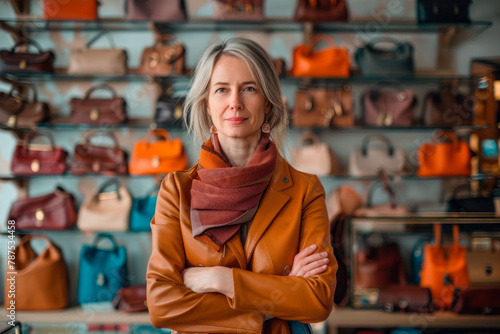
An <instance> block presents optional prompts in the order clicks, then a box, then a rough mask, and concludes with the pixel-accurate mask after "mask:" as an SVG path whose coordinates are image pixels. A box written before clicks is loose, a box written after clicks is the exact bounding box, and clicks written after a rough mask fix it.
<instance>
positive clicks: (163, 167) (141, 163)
mask: <svg viewBox="0 0 500 334" xmlns="http://www.w3.org/2000/svg"><path fill="white" fill-rule="evenodd" d="M153 137H160V138H161V139H160V140H157V141H151V139H152V138H153ZM186 167H187V157H186V153H185V152H184V148H183V145H182V140H181V139H180V138H176V139H172V137H171V136H170V133H169V132H168V131H166V130H152V131H150V132H148V134H147V135H146V136H145V137H144V138H143V139H142V140H140V141H138V142H136V143H135V145H134V150H133V151H132V157H131V159H130V164H129V172H130V174H131V175H156V174H167V173H170V172H173V171H175V170H183V169H186Z"/></svg>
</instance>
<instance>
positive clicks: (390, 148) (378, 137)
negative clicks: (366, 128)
mask: <svg viewBox="0 0 500 334" xmlns="http://www.w3.org/2000/svg"><path fill="white" fill-rule="evenodd" d="M375 140H378V141H381V142H382V143H384V144H385V145H386V147H387V153H388V154H389V155H390V156H391V157H392V156H393V155H394V146H393V145H392V142H391V141H390V140H389V138H387V137H386V136H383V135H369V136H366V137H365V138H364V139H363V144H362V146H361V153H362V154H363V156H366V155H367V154H368V144H369V143H370V141H375Z"/></svg>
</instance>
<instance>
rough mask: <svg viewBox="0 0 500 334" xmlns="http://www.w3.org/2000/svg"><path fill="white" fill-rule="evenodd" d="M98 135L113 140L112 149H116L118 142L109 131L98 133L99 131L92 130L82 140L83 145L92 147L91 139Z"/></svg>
mask: <svg viewBox="0 0 500 334" xmlns="http://www.w3.org/2000/svg"><path fill="white" fill-rule="evenodd" d="M98 133H100V134H101V135H102V136H103V137H108V138H111V140H113V148H115V149H117V148H118V140H117V139H116V136H115V135H114V134H113V132H110V131H100V130H92V131H89V132H88V133H87V134H86V135H85V137H84V139H83V142H84V143H85V145H87V146H93V145H92V143H91V139H92V138H93V137H94V136H95V135H96V134H98Z"/></svg>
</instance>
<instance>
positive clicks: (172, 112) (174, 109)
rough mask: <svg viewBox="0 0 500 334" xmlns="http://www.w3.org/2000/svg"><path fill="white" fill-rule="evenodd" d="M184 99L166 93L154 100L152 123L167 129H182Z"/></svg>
mask: <svg viewBox="0 0 500 334" xmlns="http://www.w3.org/2000/svg"><path fill="white" fill-rule="evenodd" d="M184 101H185V98H184V97H173V96H172V95H171V94H169V93H168V92H165V94H162V95H161V96H160V97H159V98H158V100H156V111H155V117H154V121H155V123H156V124H161V125H164V126H167V127H182V123H183V122H182V117H183V114H184V113H183V107H184Z"/></svg>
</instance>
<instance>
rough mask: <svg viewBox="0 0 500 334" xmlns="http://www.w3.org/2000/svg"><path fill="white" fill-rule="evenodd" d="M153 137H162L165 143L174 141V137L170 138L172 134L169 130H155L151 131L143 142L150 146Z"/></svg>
mask: <svg viewBox="0 0 500 334" xmlns="http://www.w3.org/2000/svg"><path fill="white" fill-rule="evenodd" d="M153 137H162V138H164V139H165V141H169V140H172V137H171V136H170V133H169V132H168V131H167V130H164V129H155V130H149V132H148V133H147V134H146V135H145V136H144V138H142V141H143V142H147V143H148V144H149V143H150V140H151V138H153Z"/></svg>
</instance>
